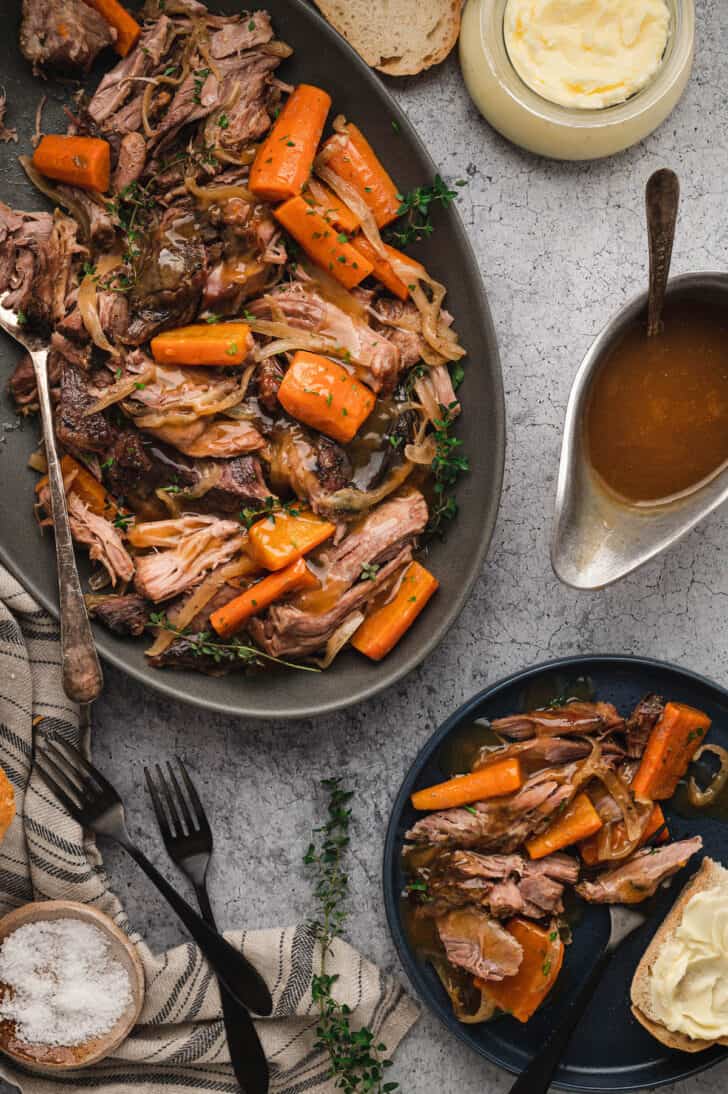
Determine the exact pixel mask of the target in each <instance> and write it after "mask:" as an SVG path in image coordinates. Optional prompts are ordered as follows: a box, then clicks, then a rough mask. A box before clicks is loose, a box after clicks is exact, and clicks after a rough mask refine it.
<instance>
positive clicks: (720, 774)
mask: <svg viewBox="0 0 728 1094" xmlns="http://www.w3.org/2000/svg"><path fill="white" fill-rule="evenodd" d="M704 752H712V753H713V755H714V756H717V757H718V760H719V761H720V767H719V768H718V770H717V771H716V773H715V775H714V776H713V778H712V779H711V780H710V783H709V785H708V786H706V788H705V790H701V789H700V787H699V786H698V784H697V782H696V781H695V778H694V777H693V776H692V775H691V776H690V779H689V780H688V798H689V799H690V804H691V805H694V806H695V807H696V808H697V809H704V808H705V806H706V805H712V804H713V802H714V801H715V799H716V798H717V797H718V795H719V794H720V792H721V790H722V789H723V787H724V786H725V784H726V782H728V751H726V749H725V748H721V746H720V745H701V746H700V748H699V749H698V751H697V752H696V753H695V755H694V756H693V761H696V760H699V759H700V757H701V756H702V755H703V753H704Z"/></svg>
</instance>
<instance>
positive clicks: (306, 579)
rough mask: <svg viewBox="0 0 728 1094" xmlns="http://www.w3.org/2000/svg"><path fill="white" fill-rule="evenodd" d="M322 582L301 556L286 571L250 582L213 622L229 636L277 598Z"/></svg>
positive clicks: (224, 636) (214, 616) (221, 609)
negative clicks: (253, 582)
mask: <svg viewBox="0 0 728 1094" xmlns="http://www.w3.org/2000/svg"><path fill="white" fill-rule="evenodd" d="M318 584H319V582H318V580H317V579H316V578H315V577H314V575H313V574H312V573H311V571H310V570H309V568H308V566H307V565H306V563H305V562H304V561H303V559H302V558H299V559H298V561H297V562H294V563H293V565H292V566H287V567H286V569H285V570H279V571H278V573H275V574H269V575H268V577H264V578H263V580H262V581H257V582H256V583H255V585H251V586H250V587H249V588H247V589H246V590H245V592H244V593H242V594H241V595H240V596H236V597H235V599H234V600H231V601H230V603H229V604H225V605H224V607H222V608H218V610H217V611H216V612H213V613H212V615H211V616H210V625H211V626H212V628H213V630H214V631H215V632H216V633H217V634H219V635H220V637H221V638H228V637H229V636H230V635H231V634H235V632H236V631H239V630H240V628H241V627H242V626H243V625H244V624H245V623H247V622H248V620H249V619H252V617H253V616H254V615H258V613H259V612H263V611H265V609H266V608H269V607H270V605H271V604H273V603H274V602H275V601H276V600H280V599H281V598H282V597H284V596H288V594H289V593H295V592H298V591H299V590H301V589H313V588H316V587H317V586H318Z"/></svg>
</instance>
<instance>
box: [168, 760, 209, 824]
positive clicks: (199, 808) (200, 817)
mask: <svg viewBox="0 0 728 1094" xmlns="http://www.w3.org/2000/svg"><path fill="white" fill-rule="evenodd" d="M176 759H177V763H178V764H179V769H180V771H181V772H182V778H183V779H184V783H185V786H186V787H187V793H188V794H189V796H190V801H191V802H192V808H193V809H194V811H195V813H196V815H197V825H198V827H199V828H200V829H202V831H203V832H205V834H207V835H211V829H210V822H209V821H208V819H207V814H206V813H205V808H204V806H203V804H202V802H201V801H200V795H199V794H198V793H197V791H196V790H195V784H194V783H193V782H192V779H191V778H190V776H189V774H188V772H187V768H186V767H185V765H184V764H183V762H182V760H181V759H180V757H179V756H177V757H176Z"/></svg>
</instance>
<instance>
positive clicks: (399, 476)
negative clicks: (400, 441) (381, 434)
mask: <svg viewBox="0 0 728 1094" xmlns="http://www.w3.org/2000/svg"><path fill="white" fill-rule="evenodd" d="M413 467H414V464H413V463H409V462H408V461H405V462H404V463H401V464H400V465H399V467H395V469H394V470H393V471H392V472H391V473H390V474H389V475H387V477H386V479H385V480H384V482H383V483H382V484H381V486H378V487H377V488H376V489H375V490H357V489H356V487H354V486H345V487H344V488H343V489H342V490H336V491H334V493H333V494H329V495H328V496H327V498H326V504H325V509H326V511H327V512H329V513H362V512H364V510H365V509H371V508H373V506H375V505H378V504H379V502H380V501H381V500H382V499H383V498H386V497H388V496H389V495H390V494H391V493H393V491H395V490H397V489H399V487H400V486H401V485H402V483H403V482H405V480H406V479H408V478H409V476H410V474H411V473H412V469H413Z"/></svg>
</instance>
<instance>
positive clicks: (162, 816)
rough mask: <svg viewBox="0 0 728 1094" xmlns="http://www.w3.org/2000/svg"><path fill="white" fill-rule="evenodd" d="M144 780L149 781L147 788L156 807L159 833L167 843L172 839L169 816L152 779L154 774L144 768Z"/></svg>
mask: <svg viewBox="0 0 728 1094" xmlns="http://www.w3.org/2000/svg"><path fill="white" fill-rule="evenodd" d="M144 778H145V779H146V780H147V787H148V789H149V793H150V795H151V798H152V805H153V806H154V812H155V814H156V817H157V824H158V825H159V831H160V832H161V833H162V839H163V840H164V841H165V843H166V842H167V840H168V839H171V838H172V830H171V829H170V827H169V821H168V820H167V814H166V813H165V812H164V806H163V805H162V799H161V798H160V796H159V794H158V792H157V788H156V786H155V785H154V779H153V778H152V773H151V771H150V770H149V768H148V767H145V768H144Z"/></svg>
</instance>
